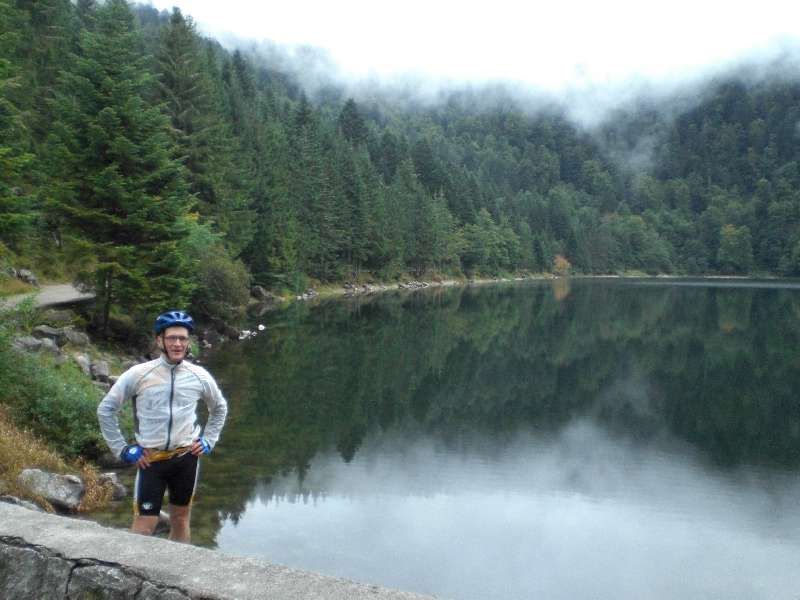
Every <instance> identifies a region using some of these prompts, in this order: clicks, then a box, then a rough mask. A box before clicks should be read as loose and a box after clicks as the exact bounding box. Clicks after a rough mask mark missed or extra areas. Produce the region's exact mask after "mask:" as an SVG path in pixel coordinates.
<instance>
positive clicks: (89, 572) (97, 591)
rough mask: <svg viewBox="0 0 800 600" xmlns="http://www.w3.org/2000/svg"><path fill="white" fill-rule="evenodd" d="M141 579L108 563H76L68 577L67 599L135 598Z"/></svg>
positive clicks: (117, 599) (120, 599) (114, 599)
mask: <svg viewBox="0 0 800 600" xmlns="http://www.w3.org/2000/svg"><path fill="white" fill-rule="evenodd" d="M141 585H142V580H141V579H140V578H138V577H136V576H135V575H129V574H128V573H126V572H125V571H123V570H122V569H120V568H119V567H112V566H108V565H96V564H88V565H78V566H77V567H75V569H73V571H72V575H71V577H69V579H68V585H67V595H66V598H67V600H83V599H85V598H104V599H108V600H112V599H113V600H124V599H128V598H130V599H131V600H133V598H136V596H137V593H138V592H139V588H140V587H141Z"/></svg>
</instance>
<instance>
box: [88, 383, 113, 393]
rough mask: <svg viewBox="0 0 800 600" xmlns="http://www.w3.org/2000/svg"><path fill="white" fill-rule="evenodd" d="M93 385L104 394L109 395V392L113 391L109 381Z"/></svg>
mask: <svg viewBox="0 0 800 600" xmlns="http://www.w3.org/2000/svg"><path fill="white" fill-rule="evenodd" d="M92 384H93V385H94V386H95V387H97V388H100V389H101V390H102V391H103V392H104V393H108V390H110V389H111V384H110V383H108V382H107V381H93V382H92Z"/></svg>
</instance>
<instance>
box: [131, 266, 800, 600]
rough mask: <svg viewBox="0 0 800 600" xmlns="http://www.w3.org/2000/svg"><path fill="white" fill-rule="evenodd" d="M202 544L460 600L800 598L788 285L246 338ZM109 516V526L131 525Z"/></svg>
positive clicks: (197, 523)
mask: <svg viewBox="0 0 800 600" xmlns="http://www.w3.org/2000/svg"><path fill="white" fill-rule="evenodd" d="M265 319H266V320H264V321H263V324H264V325H265V326H266V329H265V330H264V331H263V332H261V333H259V334H258V335H257V336H256V337H254V338H252V339H250V340H247V341H245V342H241V343H239V344H231V345H229V346H227V347H226V348H225V349H223V350H222V351H220V352H218V353H217V354H215V355H214V356H213V357H212V359H211V361H210V363H209V365H208V366H209V368H210V370H211V371H212V372H213V373H214V374H215V375H216V376H217V378H218V379H219V380H220V382H221V385H222V388H223V390H224V392H225V394H226V396H227V397H228V398H229V402H230V409H231V410H230V419H229V422H228V425H227V427H226V429H225V432H224V435H223V439H222V441H221V443H220V445H219V446H218V448H217V450H215V453H214V454H213V455H212V456H211V457H210V458H209V459H208V460H205V461H204V463H203V466H202V469H203V472H202V475H201V485H200V489H199V491H198V498H197V503H196V505H195V516H194V538H195V541H196V542H198V543H201V544H203V545H207V546H210V547H216V548H219V549H220V550H223V551H225V552H230V553H235V554H241V555H248V556H253V557H259V558H264V559H266V560H269V561H272V562H276V563H281V564H286V565H289V566H292V567H297V568H303V569H311V570H314V571H318V572H321V573H325V574H330V575H335V576H340V577H345V578H349V579H355V580H358V581H363V582H368V583H374V584H380V585H383V586H388V587H395V588H400V589H405V590H411V591H417V592H421V593H427V594H432V595H436V596H439V597H442V598H452V599H458V600H462V599H463V600H466V599H470V600H473V599H475V600H477V599H481V600H485V599H495V598H496V599H528V598H530V599H533V598H542V599H547V600H552V599H564V600H567V599H569V600H581V599H597V598H614V599H615V600H621V599H631V600H634V599H635V600H641V599H642V598H647V599H649V600H653V599H665V600H666V599H669V600H673V599H676V598H681V599H690V598H720V599H722V598H724V599H726V600H731V599H736V598H742V599H745V598H746V599H749V600H752V599H764V600H780V599H784V598H785V599H787V600H798V599H799V598H800V577H798V573H800V469H798V467H800V401H798V393H797V390H799V389H800V286H798V285H797V284H796V283H793V282H781V281H768V282H753V281H746V282H731V281H729V280H705V281H691V280H657V279H642V280H636V279H622V280H618V279H608V280H606V279H591V280H580V279H578V280H566V279H559V280H555V281H539V282H522V283H513V284H497V285H489V286H477V287H469V288H449V289H436V290H426V291H423V292H418V293H413V294H402V295H401V294H384V295H381V296H377V297H371V298H367V299H360V300H353V301H343V300H339V301H332V302H328V303H325V304H322V305H321V306H318V307H309V306H307V305H303V304H298V305H295V306H293V307H291V308H290V309H288V310H287V311H284V312H282V313H280V314H272V315H270V316H268V317H265ZM126 518H127V515H126Z"/></svg>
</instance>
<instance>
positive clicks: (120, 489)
mask: <svg viewBox="0 0 800 600" xmlns="http://www.w3.org/2000/svg"><path fill="white" fill-rule="evenodd" d="M100 483H101V484H104V483H109V484H111V489H112V490H113V495H112V496H111V499H112V500H122V499H123V498H125V497H126V496H127V495H128V489H127V488H126V487H125V486H124V485H123V484H122V483H121V482H120V480H119V476H118V475H117V474H116V473H103V474H102V475H100Z"/></svg>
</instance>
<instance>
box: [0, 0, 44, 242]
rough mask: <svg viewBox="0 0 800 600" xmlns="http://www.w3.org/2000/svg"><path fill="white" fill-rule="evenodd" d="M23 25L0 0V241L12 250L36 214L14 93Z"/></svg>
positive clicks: (19, 69) (20, 16) (18, 81)
mask: <svg viewBox="0 0 800 600" xmlns="http://www.w3.org/2000/svg"><path fill="white" fill-rule="evenodd" d="M24 24H25V15H24V13H23V12H22V11H19V10H16V9H14V8H13V7H12V6H11V4H10V3H9V2H8V1H7V0H0V242H3V243H6V244H8V245H9V246H11V247H12V249H15V248H17V244H18V243H20V242H21V241H22V240H23V239H24V238H25V236H26V235H27V234H28V233H29V232H30V228H31V225H32V223H33V221H34V219H35V217H36V215H35V214H34V212H33V211H32V210H31V204H32V198H31V196H30V192H29V190H28V189H27V186H26V183H27V178H26V176H25V174H26V172H28V170H29V169H30V166H31V164H32V162H33V160H34V155H33V154H31V153H30V152H28V151H26V143H25V140H26V139H27V138H28V137H29V134H28V132H27V131H26V128H25V126H24V121H23V118H22V111H21V110H20V107H19V103H18V101H17V99H16V93H15V92H16V91H17V90H18V89H19V87H20V85H21V72H22V67H21V65H20V61H19V60H18V58H17V55H18V54H17V53H18V51H19V48H20V35H19V33H18V32H19V31H20V30H21V29H23V28H24Z"/></svg>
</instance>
